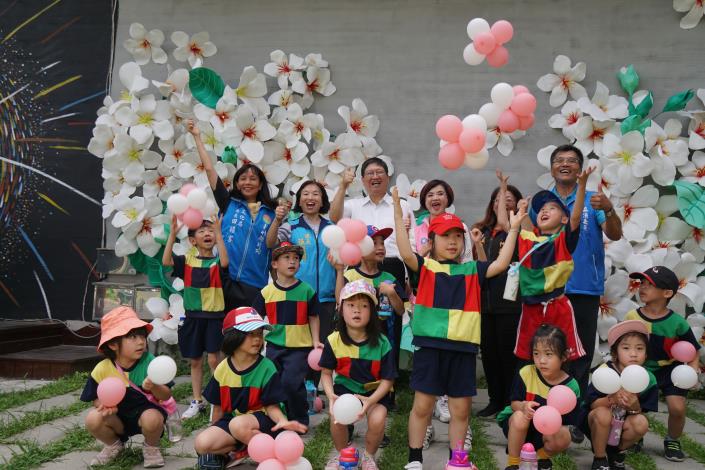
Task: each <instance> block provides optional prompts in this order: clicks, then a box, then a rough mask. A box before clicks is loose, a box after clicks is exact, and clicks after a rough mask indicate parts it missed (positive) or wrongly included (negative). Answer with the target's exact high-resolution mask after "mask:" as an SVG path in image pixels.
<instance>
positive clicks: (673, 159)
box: [644, 119, 688, 186]
mask: <svg viewBox="0 0 705 470" xmlns="http://www.w3.org/2000/svg"><path fill="white" fill-rule="evenodd" d="M682 128H683V126H682V125H681V122H680V121H679V120H678V119H669V120H668V121H666V125H665V126H664V128H661V126H659V125H658V124H657V123H656V122H652V123H651V126H649V127H648V128H647V129H646V132H645V134H644V139H645V141H646V150H647V152H649V155H650V156H651V161H652V162H653V163H654V171H653V173H652V174H651V177H652V178H653V180H654V181H655V182H656V183H658V184H660V185H661V186H669V185H671V184H673V180H674V179H675V177H676V166H681V165H685V164H686V163H687V162H688V144H687V143H686V142H685V140H684V139H682V138H681V137H680V134H681V130H682Z"/></svg>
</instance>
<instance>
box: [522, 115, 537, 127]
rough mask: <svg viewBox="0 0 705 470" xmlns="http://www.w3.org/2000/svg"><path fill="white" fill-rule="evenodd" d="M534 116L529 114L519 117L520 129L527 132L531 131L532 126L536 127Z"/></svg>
mask: <svg viewBox="0 0 705 470" xmlns="http://www.w3.org/2000/svg"><path fill="white" fill-rule="evenodd" d="M534 119H535V117H534V115H533V114H529V115H528V116H520V117H519V129H521V130H522V131H525V130H527V129H529V128H530V127H531V126H533V125H534Z"/></svg>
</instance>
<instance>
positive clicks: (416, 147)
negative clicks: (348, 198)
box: [114, 0, 705, 221]
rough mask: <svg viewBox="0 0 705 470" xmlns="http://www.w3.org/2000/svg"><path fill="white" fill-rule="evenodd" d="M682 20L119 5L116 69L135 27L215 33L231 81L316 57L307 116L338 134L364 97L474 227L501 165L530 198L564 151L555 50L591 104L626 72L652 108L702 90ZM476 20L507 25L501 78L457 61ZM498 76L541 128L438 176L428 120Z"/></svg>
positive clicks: (134, 1) (621, 4) (621, 5)
mask: <svg viewBox="0 0 705 470" xmlns="http://www.w3.org/2000/svg"><path fill="white" fill-rule="evenodd" d="M682 15H683V14H682V13H677V12H675V11H674V10H673V7H672V2H670V1H666V0H639V1H636V0H630V1H628V0H621V1H615V0H590V1H585V0H582V1H572V0H571V1H558V0H553V1H551V0H536V1H527V0H524V1H517V0H484V1H460V0H456V1H426V0H407V1H401V0H394V1H392V0H389V1H386V0H354V1H347V0H346V1H335V0H325V1H321V0H283V1H279V0H277V1H265V0H260V1H255V2H245V1H225V0H222V1H218V0H149V1H145V0H121V1H120V21H119V24H120V26H119V28H118V34H117V44H118V46H117V48H116V57H115V63H116V64H118V65H119V64H122V63H123V62H125V61H127V60H130V59H129V58H130V56H129V54H128V53H127V51H125V50H124V48H123V47H122V42H123V41H124V39H125V38H126V36H127V35H128V28H129V24H130V23H132V22H135V21H138V22H141V23H143V24H144V25H145V26H146V27H147V28H148V29H149V28H159V29H162V30H163V31H165V33H167V37H168V35H169V34H170V33H171V32H172V31H175V30H184V31H186V32H188V33H190V34H193V33H196V32H199V31H202V30H207V31H209V32H210V33H211V40H212V41H213V42H214V43H215V44H216V45H217V46H218V54H217V55H216V56H215V58H212V59H209V60H207V61H206V63H205V65H206V66H207V67H210V68H213V69H215V70H216V71H217V72H219V73H220V74H221V75H222V76H223V78H225V79H226V80H229V81H237V79H238V77H239V75H240V72H241V71H242V68H243V67H244V66H246V65H254V66H255V67H256V68H257V69H258V70H260V71H261V70H262V67H263V66H264V64H266V63H267V62H269V52H270V51H272V50H274V49H282V50H284V51H285V52H287V53H289V52H294V53H297V54H299V55H303V54H306V53H309V52H321V53H322V54H323V56H324V58H325V59H327V60H328V61H329V62H330V68H331V74H332V81H333V83H334V84H335V85H336V87H337V89H338V91H337V92H336V93H335V94H334V95H332V96H330V97H328V98H322V97H321V98H319V99H317V102H316V104H315V105H314V108H313V109H314V110H315V111H316V112H319V113H322V114H323V115H324V116H325V118H326V124H327V126H328V127H329V128H330V129H331V130H333V131H335V130H339V129H341V128H342V125H343V121H342V119H340V118H339V117H338V115H337V113H336V109H337V108H338V106H340V105H343V104H347V105H350V102H351V101H352V99H353V98H355V97H360V98H362V99H363V100H364V101H365V103H367V106H368V108H369V110H370V112H371V113H373V114H377V115H379V117H380V120H381V123H382V124H381V128H380V132H379V134H378V141H379V143H380V145H381V146H382V148H383V149H384V153H385V154H387V155H389V156H391V157H392V158H393V159H394V161H395V164H396V166H397V168H398V169H399V170H400V171H402V172H405V173H407V174H408V175H409V177H410V178H412V179H414V178H424V179H431V178H433V177H440V178H445V179H447V180H448V181H449V182H450V183H451V184H452V185H453V187H454V189H455V193H456V207H457V210H458V213H459V214H460V215H461V216H463V217H465V218H468V219H469V220H470V221H473V220H475V219H476V218H477V217H479V216H480V214H481V213H482V212H483V209H484V207H485V205H486V203H487V200H488V198H489V192H490V191H491V190H492V189H493V188H494V186H495V178H494V169H495V167H497V166H500V167H501V168H503V169H504V170H505V171H506V172H508V173H509V174H510V175H511V177H512V178H511V182H512V183H514V184H515V185H517V186H518V187H519V188H520V189H521V190H522V191H523V192H526V193H530V192H533V191H535V190H536V184H535V179H536V177H537V176H538V175H539V174H541V173H543V172H544V170H543V169H542V168H541V167H540V166H539V165H538V163H537V161H536V152H537V150H538V149H539V148H541V147H543V146H545V145H549V144H551V143H563V142H564V139H563V138H562V135H561V134H560V132H559V131H556V130H553V129H551V128H550V127H549V126H548V124H547V123H546V120H547V119H548V117H549V116H550V115H551V114H553V113H554V112H556V110H555V109H554V108H551V107H550V106H549V104H548V94H546V93H543V92H541V91H540V90H538V88H537V87H536V81H537V79H538V78H539V77H540V76H541V75H543V74H545V73H548V72H552V64H553V59H554V57H555V56H556V55H558V54H565V55H567V56H569V57H570V58H571V59H572V60H573V63H575V62H576V61H584V62H586V63H587V78H586V80H585V81H584V82H583V85H585V86H586V88H587V90H588V94H589V95H590V96H592V93H593V92H594V84H595V81H596V80H600V81H602V82H603V83H605V84H606V85H607V86H608V87H609V88H610V90H611V91H612V92H617V91H618V83H617V80H616V78H615V73H616V71H617V70H618V68H619V67H620V66H622V65H624V64H630V63H633V64H634V65H635V67H636V69H637V71H638V72H639V74H640V76H641V77H642V87H643V88H648V89H650V90H652V91H653V92H654V95H655V101H656V103H655V107H654V109H660V107H661V106H662V105H663V103H664V102H665V100H666V98H667V97H668V96H669V95H671V94H673V93H675V92H677V91H680V90H682V89H685V88H688V87H692V88H698V87H700V88H702V87H704V86H705V79H704V78H703V77H704V75H705V74H704V73H703V72H704V71H705V66H703V52H702V51H703V49H702V47H703V44H704V43H705V41H704V39H705V24H700V25H699V26H698V27H697V28H695V29H694V30H690V31H684V30H682V29H680V27H679V25H678V23H679V21H680V18H681V16H682ZM478 16H479V17H484V18H486V19H488V21H490V23H492V22H493V21H495V20H497V19H501V18H505V19H508V20H510V21H511V22H512V23H513V25H514V28H515V35H514V39H513V40H512V41H511V42H510V43H509V44H508V49H509V51H510V62H509V64H508V65H507V66H505V67H504V68H502V69H492V68H489V67H488V66H487V65H484V64H483V65H480V66H475V67H470V66H468V65H466V64H465V63H464V62H463V60H462V51H463V48H464V47H465V45H466V44H467V43H468V42H469V39H468V37H467V35H466V33H465V28H466V24H467V22H468V21H469V20H470V19H471V18H474V17H478ZM170 51H171V49H170V48H169V49H167V52H170ZM500 81H507V82H510V83H512V84H518V83H521V84H525V85H527V86H528V87H529V88H530V89H531V90H532V92H534V94H536V96H537V98H538V101H539V109H538V110H537V120H536V123H537V124H536V126H535V127H534V128H533V129H531V130H530V131H529V134H528V135H527V136H526V137H524V138H522V139H520V140H519V141H517V143H516V148H515V151H514V152H513V153H512V154H511V155H510V156H509V157H503V156H501V155H500V154H499V153H498V152H497V151H496V150H492V151H491V152H490V154H491V158H490V162H489V164H488V166H487V168H485V169H484V170H481V171H472V170H469V169H467V168H464V169H461V170H459V171H456V172H448V171H446V170H444V169H442V168H440V166H439V165H438V163H437V158H436V155H437V152H438V139H437V137H436V135H435V132H434V124H435V121H436V119H437V118H438V117H439V116H440V115H443V114H449V113H452V114H456V115H459V116H461V117H462V116H464V115H466V114H470V113H472V112H476V111H477V110H478V109H479V107H480V106H481V105H482V104H483V103H485V102H488V101H489V95H490V89H491V87H492V85H493V84H495V83H497V82H500ZM115 88H119V83H118V84H117V85H116V86H115ZM114 93H119V90H118V89H116V90H114ZM660 122H661V124H663V120H660Z"/></svg>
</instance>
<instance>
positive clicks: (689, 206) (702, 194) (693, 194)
mask: <svg viewBox="0 0 705 470" xmlns="http://www.w3.org/2000/svg"><path fill="white" fill-rule="evenodd" d="M673 186H675V187H676V194H677V199H678V210H679V211H680V213H681V215H682V216H683V220H685V221H686V222H688V223H689V224H690V225H692V226H693V227H696V228H700V229H703V228H705V188H703V187H702V186H700V185H699V184H695V183H689V182H687V181H674V182H673Z"/></svg>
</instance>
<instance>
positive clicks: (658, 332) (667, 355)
mask: <svg viewBox="0 0 705 470" xmlns="http://www.w3.org/2000/svg"><path fill="white" fill-rule="evenodd" d="M629 277H631V278H632V279H639V280H640V281H641V283H640V284H639V300H641V302H642V303H643V304H644V306H643V307H641V308H639V309H637V310H632V311H631V312H628V313H627V314H626V316H625V317H624V319H625V320H641V321H642V322H644V323H645V324H646V329H647V330H648V331H649V347H648V349H647V352H646V356H647V358H648V359H647V360H646V363H645V364H644V365H645V366H646V368H647V369H648V370H650V371H651V372H653V374H654V376H656V382H657V383H658V387H659V389H660V390H661V392H662V393H663V395H664V396H665V397H666V404H667V405H668V435H667V436H666V439H665V440H664V441H663V451H664V456H665V457H666V458H667V459H668V460H671V461H673V462H682V461H683V460H684V459H685V455H684V454H683V450H681V443H680V441H679V440H678V439H679V438H680V436H681V434H682V433H683V427H684V426H685V405H686V403H685V397H686V395H688V390H683V389H682V388H678V387H676V386H675V385H673V382H672V381H671V371H673V369H674V368H675V367H676V366H677V365H678V363H677V362H675V360H674V359H673V356H671V346H673V344H674V343H676V342H678V341H687V342H689V343H691V344H692V345H693V346H695V349H696V350H697V349H699V348H700V345H699V344H698V342H697V341H696V339H695V336H694V335H693V331H692V330H691V329H690V326H689V325H688V322H686V321H685V319H684V318H683V317H682V316H680V315H679V314H677V313H676V312H674V311H673V310H671V309H669V308H668V302H669V300H671V298H672V297H673V296H674V295H676V293H677V292H678V287H679V285H680V282H679V281H678V277H677V276H676V275H675V274H674V273H673V271H671V270H670V269H668V268H667V267H665V266H654V267H652V268H649V269H647V270H646V271H644V272H643V273H631V274H630V275H629ZM688 365H689V366H691V367H693V368H694V369H695V370H696V371H697V370H698V367H699V365H698V357H697V355H696V356H695V359H693V361H692V362H690V363H689V364H688Z"/></svg>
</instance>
